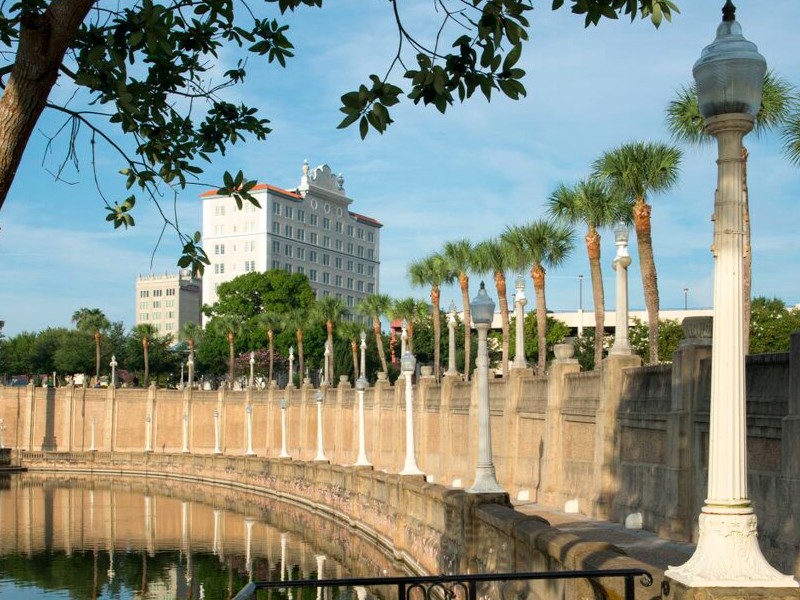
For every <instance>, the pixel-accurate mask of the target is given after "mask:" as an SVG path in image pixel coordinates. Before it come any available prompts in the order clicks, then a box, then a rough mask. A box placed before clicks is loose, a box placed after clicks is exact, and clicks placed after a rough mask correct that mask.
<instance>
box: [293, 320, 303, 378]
mask: <svg viewBox="0 0 800 600" xmlns="http://www.w3.org/2000/svg"><path fill="white" fill-rule="evenodd" d="M295 337H297V366H298V368H299V369H300V370H299V371H298V374H299V375H300V377H299V378H298V379H299V380H300V385H302V384H303V378H304V377H305V376H306V372H305V371H304V370H303V330H302V329H300V328H299V327H298V328H297V332H296V333H295ZM291 383H294V382H291Z"/></svg>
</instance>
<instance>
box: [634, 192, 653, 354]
mask: <svg viewBox="0 0 800 600" xmlns="http://www.w3.org/2000/svg"><path fill="white" fill-rule="evenodd" d="M651 210H652V207H651V206H650V205H649V204H647V203H646V202H645V201H644V198H637V199H636V203H635V204H634V205H633V224H634V227H635V228H636V246H637V247H638V249H639V270H640V272H641V274H642V288H643V289H644V303H645V306H646V307H647V328H648V335H647V339H648V342H649V344H650V360H649V361H648V363H649V364H652V365H654V364H656V363H658V276H657V275H656V263H655V260H653V239H652V237H651V235H650V211H651Z"/></svg>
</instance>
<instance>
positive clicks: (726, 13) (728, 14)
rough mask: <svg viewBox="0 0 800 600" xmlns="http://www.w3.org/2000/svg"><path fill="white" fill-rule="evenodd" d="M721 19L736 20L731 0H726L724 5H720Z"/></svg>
mask: <svg viewBox="0 0 800 600" xmlns="http://www.w3.org/2000/svg"><path fill="white" fill-rule="evenodd" d="M722 20H723V22H727V21H735V20H736V7H735V6H734V5H733V2H731V0H726V2H725V6H723V7H722Z"/></svg>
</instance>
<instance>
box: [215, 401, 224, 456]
mask: <svg viewBox="0 0 800 600" xmlns="http://www.w3.org/2000/svg"><path fill="white" fill-rule="evenodd" d="M219 438H220V435H219V411H218V410H215V411H214V454H222V450H220V447H219Z"/></svg>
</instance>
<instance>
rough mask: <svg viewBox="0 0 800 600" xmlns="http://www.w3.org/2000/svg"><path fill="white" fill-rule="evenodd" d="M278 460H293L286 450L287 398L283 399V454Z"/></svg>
mask: <svg viewBox="0 0 800 600" xmlns="http://www.w3.org/2000/svg"><path fill="white" fill-rule="evenodd" d="M278 458H291V456H289V452H288V451H287V450H286V398H281V453H280V454H279V455H278Z"/></svg>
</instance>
